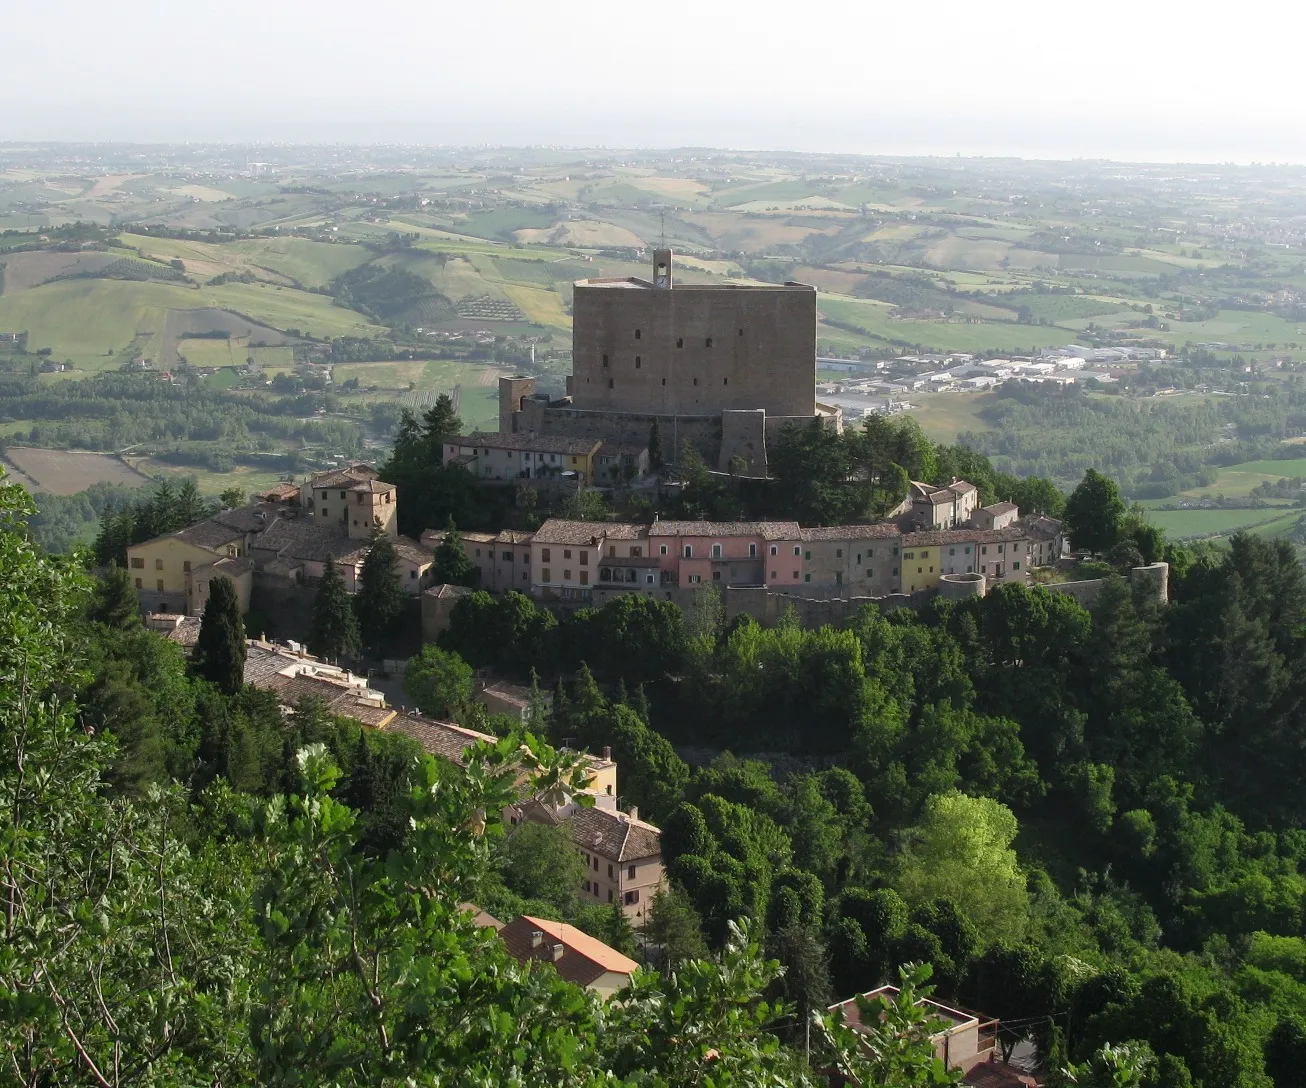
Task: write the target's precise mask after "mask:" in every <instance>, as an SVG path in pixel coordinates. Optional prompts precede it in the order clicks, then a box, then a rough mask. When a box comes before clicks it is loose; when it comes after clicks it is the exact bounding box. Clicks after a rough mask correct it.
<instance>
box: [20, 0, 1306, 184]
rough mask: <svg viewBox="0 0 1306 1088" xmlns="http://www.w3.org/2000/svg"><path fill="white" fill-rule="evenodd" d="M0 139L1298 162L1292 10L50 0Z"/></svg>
mask: <svg viewBox="0 0 1306 1088" xmlns="http://www.w3.org/2000/svg"><path fill="white" fill-rule="evenodd" d="M11 7H12V9H13V10H12V11H8V12H6V26H5V31H6V45H7V46H8V48H7V50H6V57H5V65H4V66H3V68H0V100H3V101H5V102H6V103H10V104H11V108H9V109H8V110H6V111H4V113H3V115H0V140H4V141H46V140H57V141H60V142H98V143H117V142H140V143H170V142H175V143H187V142H190V143H210V142H222V143H237V144H239V143H255V144H277V143H293V144H304V145H332V144H344V145H350V146H362V145H365V144H366V145H395V144H411V145H423V146H445V147H459V148H462V147H477V146H483V145H493V146H497V147H518V146H536V147H539V146H545V147H567V148H597V147H626V148H649V149H653V148H675V147H704V148H723V149H728V148H736V149H743V148H753V149H774V150H772V151H770V152H769V153H772V154H786V153H811V154H829V155H849V154H857V155H868V156H881V157H916V156H930V157H938V158H951V157H956V156H957V155H961V156H962V157H966V158H970V157H985V158H995V157H996V158H1016V159H1020V160H1023V161H1043V162H1074V161H1076V160H1081V159H1087V160H1093V161H1106V162H1122V163H1155V164H1173V163H1184V164H1194V165H1199V164H1200V165H1208V164H1209V165H1217V164H1223V163H1234V164H1239V165H1243V164H1246V165H1250V164H1252V163H1270V162H1273V163H1288V164H1292V165H1306V118H1303V117H1302V116H1301V114H1300V110H1299V108H1298V104H1299V102H1300V99H1301V90H1300V85H1299V84H1300V81H1299V77H1298V75H1297V73H1298V70H1299V67H1300V61H1299V57H1298V56H1297V52H1298V49H1297V43H1298V42H1299V41H1300V40H1301V39H1302V37H1303V33H1302V32H1303V31H1306V12H1303V10H1302V9H1301V8H1299V7H1291V6H1289V7H1285V6H1283V5H1281V4H1277V3H1271V2H1270V0H1245V2H1244V3H1243V4H1242V5H1240V7H1239V9H1238V11H1237V12H1236V17H1232V18H1220V19H1206V18H1201V17H1199V16H1200V12H1199V11H1194V10H1193V9H1179V8H1177V7H1175V6H1174V5H1173V4H1169V3H1163V2H1158V0H1100V2H1099V3H1098V4H1097V5H1096V6H1095V7H1094V8H1093V10H1092V11H1091V13H1089V12H1080V11H1078V10H1069V9H1060V8H1057V7H1055V6H1049V5H1047V4H1042V3H1038V2H1036V0H992V3H990V4H988V5H984V6H979V5H974V4H969V3H965V2H963V0H938V2H937V3H936V4H935V5H933V6H932V7H931V8H930V9H929V11H928V13H926V14H922V12H921V11H919V10H917V9H913V8H911V7H909V6H906V5H897V6H894V5H887V4H874V5H872V4H865V3H862V2H858V0H814V2H813V3H811V4H808V5H805V6H804V7H803V8H802V9H801V10H795V8H794V7H793V5H789V4H782V3H777V2H775V0H752V2H751V3H749V4H743V3H740V2H739V0H661V3H659V5H658V6H657V7H656V8H655V9H648V8H635V7H633V6H630V5H612V4H607V3H603V2H600V0H562V2H561V3H559V4H555V5H550V6H547V7H546V6H543V5H538V4H533V3H529V2H527V0H480V3H478V4H475V5H449V4H444V5H439V4H437V5H432V4H430V3H427V2H421V0H374V2H373V3H372V4H371V5H369V7H368V9H367V11H366V13H365V14H364V15H363V16H361V17H360V14H359V12H358V11H357V10H356V9H355V8H354V7H353V6H349V5H346V4H344V3H342V2H340V0H313V2H311V3H310V2H309V0H277V3H275V4H267V3H263V2H261V0H228V2H227V3H226V4H225V5H224V6H223V8H222V11H221V13H220V17H213V16H214V14H215V13H213V12H210V11H208V10H207V9H203V8H196V7H187V6H184V5H181V6H178V5H162V4H160V3H159V2H158V0H121V2H120V3H119V4H116V5H107V4H104V3H103V2H102V0H44V2H43V3H41V4H16V5H11Z"/></svg>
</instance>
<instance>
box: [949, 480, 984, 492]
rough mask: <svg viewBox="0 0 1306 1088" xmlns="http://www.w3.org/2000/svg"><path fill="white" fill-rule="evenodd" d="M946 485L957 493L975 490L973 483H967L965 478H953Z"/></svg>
mask: <svg viewBox="0 0 1306 1088" xmlns="http://www.w3.org/2000/svg"><path fill="white" fill-rule="evenodd" d="M948 486H949V487H950V488H951V489H952V490H953V491H955V492H956V493H957V494H958V495H969V494H970V493H971V492H972V491H975V490H977V488H976V487H975V485H974V484H972V483H967V482H966V481H965V480H953V481H952V483H950V484H949V485H948Z"/></svg>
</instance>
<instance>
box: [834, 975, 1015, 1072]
mask: <svg viewBox="0 0 1306 1088" xmlns="http://www.w3.org/2000/svg"><path fill="white" fill-rule="evenodd" d="M898 993H899V990H898V987H896V986H881V987H879V988H878V989H875V990H870V991H868V992H867V993H864V994H862V995H861V999H862V1000H864V1001H874V1000H875V999H876V998H883V999H884V1000H886V1001H893V1000H894V999H895V998H897V996H898ZM917 1004H919V1005H921V1006H923V1007H924V1009H925V1011H926V1012H927V1013H929V1015H930V1016H931V1018H933V1019H934V1020H937V1021H939V1022H940V1025H941V1026H939V1027H938V1029H937V1030H936V1031H935V1032H934V1033H933V1034H932V1035H931V1036H930V1041H931V1042H932V1043H933V1044H934V1053H935V1056H936V1057H937V1058H938V1059H939V1060H940V1061H941V1062H943V1064H944V1067H945V1068H947V1069H954V1070H960V1071H961V1072H962V1073H963V1074H965V1073H968V1072H969V1071H970V1070H971V1069H972V1068H974V1067H975V1066H976V1065H979V1064H980V1063H981V1062H987V1061H989V1060H990V1059H991V1058H992V1057H993V1055H994V1051H995V1050H996V1049H997V1041H998V1027H999V1021H998V1020H996V1019H994V1018H993V1017H990V1016H985V1015H983V1014H982V1013H975V1012H971V1011H969V1010H967V1009H959V1008H954V1007H951V1006H948V1005H944V1004H942V1003H941V1002H938V1001H934V1000H932V999H930V998H928V997H923V998H921V999H920V1000H919V1001H918V1002H917ZM829 1011H830V1012H832V1013H840V1014H842V1016H843V1020H844V1023H845V1024H847V1025H848V1027H850V1028H852V1030H853V1031H860V1030H861V1028H862V1019H861V1010H860V1009H859V1008H858V999H857V998H856V997H850V998H848V999H847V1000H846V1001H840V1002H838V1003H837V1004H834V1005H831V1006H830V1008H829Z"/></svg>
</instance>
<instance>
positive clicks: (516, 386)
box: [499, 345, 535, 434]
mask: <svg viewBox="0 0 1306 1088" xmlns="http://www.w3.org/2000/svg"><path fill="white" fill-rule="evenodd" d="M531 350H532V351H534V350H535V349H534V345H532V346H531ZM534 395H535V379H534V378H528V377H526V376H525V375H523V374H514V375H513V376H512V377H511V378H500V379H499V433H500V434H511V433H512V432H513V431H514V430H516V428H515V427H514V426H513V415H514V414H515V413H517V412H520V411H521V402H522V401H523V400H524V399H525V398H526V397H533V396H534Z"/></svg>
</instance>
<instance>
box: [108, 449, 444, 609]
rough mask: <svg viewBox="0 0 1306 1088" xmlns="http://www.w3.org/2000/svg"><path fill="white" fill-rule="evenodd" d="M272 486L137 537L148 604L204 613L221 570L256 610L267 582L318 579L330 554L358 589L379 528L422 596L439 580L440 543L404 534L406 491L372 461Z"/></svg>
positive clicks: (136, 578) (244, 603)
mask: <svg viewBox="0 0 1306 1088" xmlns="http://www.w3.org/2000/svg"><path fill="white" fill-rule="evenodd" d="M269 494H271V495H272V498H268V497H267V496H264V497H261V498H256V499H255V501H253V502H251V503H249V504H248V505H246V506H242V507H237V508H234V509H231V510H222V511H220V512H219V513H217V514H214V515H213V516H212V517H209V518H205V519H204V520H203V521H199V522H196V523H195V524H194V525H189V526H187V527H186V528H184V529H179V530H177V531H176V532H173V533H166V534H164V535H163V536H158V537H154V538H153V539H151V540H147V541H144V542H142V543H140V544H133V545H131V546H130V547H129V548H128V549H127V568H128V570H129V572H130V573H131V576H132V580H133V582H134V584H135V587H136V591H137V596H138V598H139V599H140V602H141V607H142V609H143V610H144V611H146V612H166V613H180V614H185V615H198V614H199V613H200V612H201V611H203V608H204V605H205V603H206V602H207V600H208V594H209V590H210V588H211V586H212V582H213V579H215V578H218V577H225V578H229V579H230V580H231V581H232V583H233V585H234V586H235V588H236V594H237V597H238V599H239V601H240V607H241V611H242V612H247V611H248V610H249V607H250V602H251V598H252V597H253V596H255V595H256V594H257V592H258V587H259V585H260V582H261V584H263V585H265V586H266V585H278V586H280V585H313V584H315V583H316V582H317V581H318V579H320V578H321V577H322V575H323V573H324V572H325V570H326V564H327V560H328V559H331V560H333V561H334V562H335V564H336V567H337V569H338V570H339V571H340V575H341V578H342V579H343V580H344V583H345V586H346V588H347V589H348V590H349V591H350V592H351V593H352V592H354V591H355V589H356V587H357V584H358V576H359V573H360V572H361V571H362V568H363V561H364V559H366V558H367V554H368V552H369V551H370V550H371V540H372V534H373V533H374V532H377V531H380V532H382V533H384V534H385V535H386V536H389V537H390V538H391V540H392V541H393V542H394V548H395V553H396V555H397V563H396V569H395V574H396V577H397V578H398V580H399V583H400V585H401V586H402V587H403V589H404V591H405V592H407V593H410V594H413V595H414V596H416V595H419V594H420V593H422V591H423V590H425V589H426V588H428V587H429V586H430V585H431V584H432V577H431V575H432V568H433V564H434V555H433V553H432V549H431V548H429V547H426V546H424V545H423V544H422V543H421V542H419V541H416V540H410V539H408V538H407V537H402V536H400V535H399V530H398V510H399V506H398V492H397V490H396V488H395V486H394V485H393V484H389V483H386V482H384V481H383V480H379V479H377V476H376V470H375V469H373V468H372V467H371V466H370V465H363V464H361V463H354V464H350V465H347V466H345V467H344V468H341V469H332V470H330V471H328V472H322V473H317V474H315V475H313V476H311V477H308V478H307V479H305V480H304V481H303V482H302V483H301V484H299V485H288V484H287V485H282V486H280V487H278V488H275V489H273V491H272V492H270V493H269Z"/></svg>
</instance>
